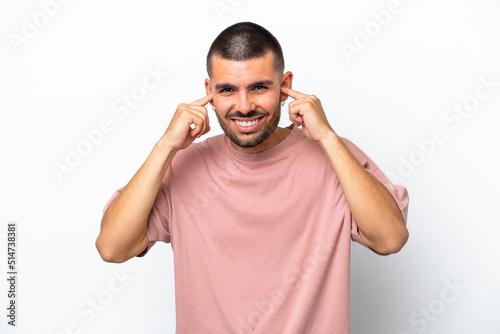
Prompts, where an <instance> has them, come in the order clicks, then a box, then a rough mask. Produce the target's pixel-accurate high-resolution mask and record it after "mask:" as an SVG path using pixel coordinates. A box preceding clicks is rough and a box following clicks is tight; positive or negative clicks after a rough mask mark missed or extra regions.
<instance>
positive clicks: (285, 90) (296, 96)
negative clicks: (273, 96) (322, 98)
mask: <svg viewBox="0 0 500 334" xmlns="http://www.w3.org/2000/svg"><path fill="white" fill-rule="evenodd" d="M281 92H282V93H283V94H286V95H289V96H291V97H292V98H294V99H295V100H297V99H301V98H303V97H306V96H307V95H306V94H302V93H299V92H297V91H295V90H293V89H291V88H287V87H283V86H281Z"/></svg>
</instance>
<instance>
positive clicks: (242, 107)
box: [235, 92, 255, 114]
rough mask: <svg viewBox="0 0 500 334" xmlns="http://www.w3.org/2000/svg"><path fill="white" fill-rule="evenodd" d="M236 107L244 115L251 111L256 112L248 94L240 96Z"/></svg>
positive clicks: (243, 93)
mask: <svg viewBox="0 0 500 334" xmlns="http://www.w3.org/2000/svg"><path fill="white" fill-rule="evenodd" d="M235 107H236V110H237V111H240V112H242V113H243V114H247V113H249V112H250V111H252V110H254V107H255V106H254V104H253V102H252V100H251V98H250V97H249V96H248V94H247V93H246V92H241V93H240V94H238V98H237V101H236V106H235Z"/></svg>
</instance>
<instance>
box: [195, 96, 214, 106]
mask: <svg viewBox="0 0 500 334" xmlns="http://www.w3.org/2000/svg"><path fill="white" fill-rule="evenodd" d="M212 99H213V97H212V94H208V95H207V96H205V97H202V98H201V99H199V100H196V101H194V102H192V103H191V104H194V105H197V106H202V107H203V106H205V105H206V104H207V103H208V102H210V101H212Z"/></svg>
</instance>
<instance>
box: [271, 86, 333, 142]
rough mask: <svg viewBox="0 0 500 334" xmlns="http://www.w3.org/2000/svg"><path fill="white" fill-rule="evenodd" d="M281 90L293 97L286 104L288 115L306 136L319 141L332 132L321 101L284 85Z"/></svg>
mask: <svg viewBox="0 0 500 334" xmlns="http://www.w3.org/2000/svg"><path fill="white" fill-rule="evenodd" d="M281 92H282V93H283V94H286V95H289V96H291V97H292V98H293V99H295V101H293V102H291V103H290V104H289V105H288V111H289V117H290V120H291V121H292V122H293V124H295V125H296V126H301V125H302V129H303V130H304V134H305V135H306V137H307V138H309V139H311V140H314V141H316V142H319V141H321V140H322V139H324V138H326V136H328V135H330V134H332V133H334V131H333V129H332V127H331V126H330V124H329V123H328V120H327V119H326V115H325V112H324V110H323V107H322V106H321V101H320V100H319V99H318V98H317V97H316V96H314V95H306V94H302V93H299V92H297V91H294V90H293V89H290V88H286V87H281Z"/></svg>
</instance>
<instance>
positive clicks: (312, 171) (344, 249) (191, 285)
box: [96, 22, 408, 334]
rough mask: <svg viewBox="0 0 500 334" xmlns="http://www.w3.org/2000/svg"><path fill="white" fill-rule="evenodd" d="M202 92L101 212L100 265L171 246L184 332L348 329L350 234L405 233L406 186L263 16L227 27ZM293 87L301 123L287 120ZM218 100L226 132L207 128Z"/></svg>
mask: <svg viewBox="0 0 500 334" xmlns="http://www.w3.org/2000/svg"><path fill="white" fill-rule="evenodd" d="M207 70H208V74H209V79H206V80H205V88H206V92H207V95H206V96H205V97H203V98H201V99H199V100H197V101H195V102H193V103H191V104H180V105H179V106H178V108H177V110H176V112H175V114H174V116H173V118H172V120H171V122H170V124H169V126H168V128H167V130H166V132H165V134H164V135H163V136H162V137H161V138H160V140H159V141H158V143H157V144H156V145H155V147H154V149H153V150H152V152H151V154H150V155H149V157H148V158H147V160H146V162H145V163H144V165H143V166H142V167H141V168H140V169H139V171H138V172H137V173H136V175H135V176H134V177H133V178H132V179H131V180H130V182H129V183H128V184H127V185H126V186H125V187H124V188H122V189H120V190H119V191H118V192H117V193H115V194H114V196H113V197H112V198H111V200H110V201H109V202H108V204H107V206H106V208H105V214H104V217H103V220H102V225H101V233H100V234H99V237H98V238H97V241H96V245H97V248H98V250H99V252H100V254H101V256H102V258H103V259H104V260H105V261H109V262H123V261H126V260H128V259H130V258H132V257H134V256H143V255H144V254H145V253H146V252H147V251H148V250H149V248H151V246H152V245H153V244H154V243H155V242H156V241H164V242H170V243H171V245H172V248H173V254H174V266H175V282H176V283H175V284H176V313H177V322H176V324H177V332H178V333H337V334H338V333H341V334H344V333H350V331H351V324H350V304H349V262H350V261H349V260H350V241H351V239H352V240H355V241H357V242H359V243H361V244H363V245H365V246H367V247H369V248H371V249H372V250H373V251H375V252H377V253H379V254H391V253H395V252H398V251H399V250H400V249H401V247H403V245H404V244H405V243H406V240H407V238H408V231H407V229H406V225H405V224H406V214H407V206H408V196H407V193H406V189H405V188H404V187H401V186H394V185H392V184H391V182H390V181H389V180H388V179H387V177H385V175H384V174H383V173H382V172H381V171H380V170H379V169H378V167H377V166H376V165H375V164H374V163H373V162H372V161H371V160H370V159H369V158H368V157H367V156H366V155H365V154H364V153H363V152H362V151H361V150H359V149H358V148H357V147H356V146H355V145H354V144H352V143H351V142H349V141H348V140H346V139H343V138H340V137H339V136H337V134H336V133H335V131H334V130H333V129H332V127H331V126H330V124H329V122H328V120H327V118H326V116H325V113H324V111H323V108H322V106H321V103H320V101H319V99H318V98H316V97H315V96H313V95H306V94H302V93H299V92H297V91H294V90H292V88H291V87H292V79H293V75H292V73H291V72H286V73H283V72H284V60H283V54H282V51H281V47H280V45H279V43H278V41H277V40H276V39H275V38H274V36H273V35H271V33H269V32H268V31H267V30H266V29H264V28H263V27H261V26H258V25H256V24H253V23H249V22H245V23H238V24H235V25H233V26H231V27H229V28H227V29H226V30H224V31H223V32H222V33H221V34H220V35H219V36H218V37H217V38H216V39H215V41H214V42H213V44H212V46H211V48H210V50H209V53H208V56H207ZM288 97H291V98H292V99H294V101H292V102H290V103H289V118H290V120H291V121H292V123H293V124H292V125H291V126H290V127H288V128H280V127H278V126H277V125H278V122H279V119H280V108H281V103H282V102H284V101H285V100H286V99H288ZM208 103H210V104H211V105H212V108H213V109H214V110H215V114H216V116H217V118H218V121H219V123H220V125H221V127H222V129H223V130H224V133H225V135H219V136H215V137H211V138H208V139H207V140H205V141H203V142H201V143H195V144H192V142H193V141H194V140H195V139H196V138H199V137H201V136H203V135H205V134H207V133H208V132H209V130H210V125H209V117H208V113H207V109H206V108H205V105H207V104H208Z"/></svg>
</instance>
